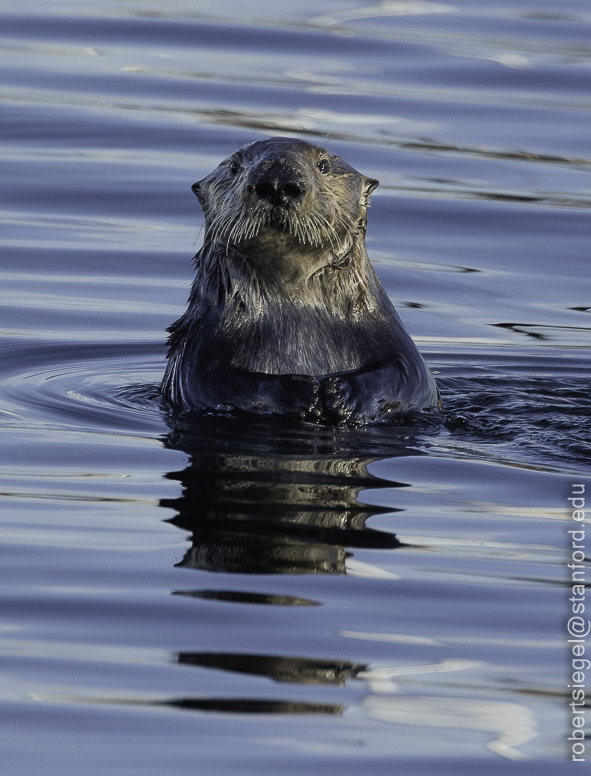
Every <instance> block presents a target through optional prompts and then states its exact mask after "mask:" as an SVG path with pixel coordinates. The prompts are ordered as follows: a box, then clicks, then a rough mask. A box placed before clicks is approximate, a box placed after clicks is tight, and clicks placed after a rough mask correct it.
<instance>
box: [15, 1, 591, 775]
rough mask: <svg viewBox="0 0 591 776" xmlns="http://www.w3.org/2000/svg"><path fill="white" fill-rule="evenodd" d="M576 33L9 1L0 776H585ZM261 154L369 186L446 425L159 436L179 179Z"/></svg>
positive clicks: (587, 293)
mask: <svg viewBox="0 0 591 776" xmlns="http://www.w3.org/2000/svg"><path fill="white" fill-rule="evenodd" d="M590 36H591V9H590V8H589V5H588V3H587V2H583V0H579V1H577V0H565V2H563V3H562V4H560V6H559V7H558V6H556V4H555V3H550V2H549V0H534V2H533V3H530V4H529V5H517V6H515V5H511V4H508V5H507V4H502V3H499V2H495V0H492V2H490V3H489V4H484V3H480V2H461V3H454V4H453V5H452V4H448V3H435V2H414V1H413V2H383V3H376V4H374V5H371V4H367V5H365V6H360V7H355V5H354V4H352V3H345V2H342V0H335V1H334V2H331V1H330V0H321V2H315V3H311V2H307V1H305V2H301V3H297V4H295V3H294V4H288V3H277V2H274V3H270V2H266V0H256V1H255V2H254V3H252V4H244V3H236V2H231V1H230V0H226V1H225V2H221V3H216V4H213V3H209V2H191V3H189V2H183V1H182V0H170V2H150V0H137V1H135V2H134V1H130V2H116V1H115V0H112V1H111V2H108V0H96V2H93V3H82V2H75V1H74V0H64V1H63V2H61V3H57V4H47V3H41V2H38V1H35V0H28V2H24V3H16V2H14V0H9V2H7V3H5V4H4V10H3V11H2V14H1V15H0V57H1V60H2V75H1V89H0V99H1V106H0V108H1V110H0V132H1V135H0V136H1V137H2V140H3V143H2V147H1V150H0V164H1V167H2V180H3V183H4V185H3V186H2V188H1V190H0V207H1V214H0V222H1V234H0V240H1V244H2V247H3V251H2V259H1V265H0V274H1V283H0V298H1V305H2V306H1V308H0V337H1V340H0V343H1V348H2V350H1V353H2V360H1V365H0V435H1V436H0V438H1V440H2V447H1V451H2V452H1V455H2V463H1V468H0V477H1V486H0V492H1V494H2V510H1V528H0V538H1V540H2V562H1V565H0V580H1V583H2V592H3V596H2V603H1V613H0V654H1V655H2V669H1V675H2V682H1V684H0V713H1V715H2V725H1V727H2V731H3V734H4V736H3V741H2V763H3V768H2V772H3V774H4V773H5V774H6V775H7V776H25V775H26V776H28V775H29V774H38V773H43V774H50V775H51V776H53V775H54V774H55V776H70V775H71V776H74V775H75V776H79V774H84V775H85V776H87V775H88V776H103V775H104V774H106V773H108V774H110V775H111V776H119V775H120V776H134V775H135V774H142V776H146V775H149V774H154V776H164V774H166V776H169V775H172V774H179V775H182V776H185V774H195V773H199V774H201V773H203V774H208V776H209V775H210V774H214V775H216V776H217V775H219V776H222V775H223V776H226V774H261V773H263V774H275V773H279V772H281V773H286V774H292V773H293V774H296V773H297V774H299V773H303V772H305V773H312V774H321V773H326V772H328V771H330V772H335V773H341V772H342V773H345V774H352V775H353V774H354V775H355V776H357V775H359V776H361V774H366V773H375V774H391V773H399V772H400V773H404V774H409V775H412V776H414V774H417V776H419V774H420V775H421V776H423V775H424V774H454V775H455V774H474V773H478V774H495V775H496V774H504V773H507V772H513V771H515V772H516V773H523V774H528V775H529V774H534V773H535V774H536V775H539V774H544V776H546V775H548V776H550V774H562V773H566V772H567V771H568V772H569V773H570V772H571V769H573V768H577V767H583V768H584V767H585V765H584V764H583V765H581V764H579V763H577V764H574V763H571V761H570V758H571V743H569V742H568V741H567V737H568V735H569V733H568V732H567V731H568V730H569V722H570V718H571V716H572V715H571V714H570V710H569V709H568V707H567V705H566V704H567V701H568V700H569V693H570V690H569V689H568V688H567V685H568V684H569V683H570V681H571V680H570V679H569V678H568V672H567V668H568V659H569V653H568V651H567V643H566V639H567V635H566V629H565V623H566V621H567V619H568V617H569V616H570V604H569V602H568V600H567V599H568V597H569V596H570V595H571V592H570V590H571V587H570V584H569V578H570V576H569V575H570V572H569V571H568V569H567V568H566V563H567V562H568V560H569V557H570V552H569V551H568V549H569V546H570V537H569V535H568V534H567V533H566V532H567V530H569V529H571V530H572V527H573V521H572V519H571V517H570V514H569V511H568V507H569V504H568V502H567V498H568V497H569V496H570V495H571V494H572V487H573V484H575V483H581V484H584V485H585V486H586V489H587V494H589V493H591V490H590V489H591V477H590V473H591V469H590V466H589V463H590V454H589V451H590V445H591V398H590V391H589V387H590V377H589V375H590V369H591V352H590V345H591V336H590V335H591V318H590V315H589V314H590V311H591V282H590V280H589V272H588V267H589V258H590V253H589V245H590V239H589V238H590V235H591V227H590V217H589V208H590V205H591V185H590V169H591V167H590V165H591V153H590V151H589V109H590V108H591V94H590V92H591V81H590V80H589V65H590V64H591V45H590V43H589V41H590V40H591V37H590ZM272 135H286V136H293V137H301V138H304V139H308V140H311V141H313V142H316V143H319V144H326V145H328V147H329V148H330V149H331V151H334V152H338V153H339V154H340V155H341V156H343V157H344V158H345V159H346V160H347V161H348V162H349V163H350V164H352V165H353V166H354V167H356V168H357V169H359V170H360V171H361V172H363V173H364V174H366V175H368V176H372V177H376V178H378V179H379V180H380V182H381V185H380V187H379V188H378V189H377V190H376V192H375V193H374V194H373V196H372V207H371V211H370V223H369V230H368V249H369V253H370V257H371V258H372V260H373V263H374V266H375V267H376V270H377V272H378V274H379V276H380V278H381V280H382V282H383V284H384V285H385V287H386V289H387V291H388V292H389V294H390V296H391V298H392V300H393V302H394V304H395V306H396V307H397V309H398V311H399V312H400V314H401V316H402V318H403V320H404V322H405V324H406V326H407V327H408V329H409V331H410V332H411V334H412V335H413V337H414V338H415V340H416V342H417V344H418V345H419V348H420V349H421V351H422V353H423V354H424V355H425V357H426V359H427V361H428V363H429V366H430V367H431V369H432V370H433V371H434V372H435V373H436V377H437V380H438V384H439V386H440V389H441V393H442V395H443V399H444V403H445V407H446V411H445V414H444V416H443V418H442V419H441V421H440V422H436V423H432V424H428V425H426V424H422V425H421V424H419V425H417V426H406V427H398V428H392V429H357V430H353V429H349V430H347V429H338V428H337V429H335V428H329V427H320V426H314V425H308V424H296V423H285V422H282V421H280V420H275V421H268V420H267V421H264V420H254V421H253V422H251V423H248V422H245V421H238V420H236V419H233V418H214V417H205V418H203V419H201V420H200V421H199V422H195V423H191V424H189V423H185V424H181V423H180V422H178V421H176V420H175V419H174V418H170V417H168V416H167V415H166V413H165V412H164V411H163V410H162V409H161V407H160V404H159V400H158V397H157V386H158V384H159V381H160V378H161V376H162V372H163V369H164V355H165V328H166V326H168V325H169V324H170V323H171V322H172V321H173V320H174V319H175V318H177V317H178V316H179V314H181V312H182V311H183V309H184V306H185V301H186V297H187V293H188V287H189V283H190V280H191V263H190V259H191V256H192V255H193V253H194V252H195V250H196V248H197V247H198V246H199V244H200V236H199V233H200V227H201V225H202V219H201V215H200V213H199V208H198V203H197V201H196V199H195V197H194V196H193V195H192V194H191V191H190V185H191V184H192V183H193V182H194V181H195V180H198V179H199V178H201V177H203V176H204V175H205V174H207V173H208V172H209V171H210V170H211V169H213V168H214V167H215V166H216V165H217V164H218V163H219V162H220V161H221V160H222V159H223V158H225V157H227V156H228V155H229V154H230V153H232V151H233V150H234V149H235V148H236V147H238V146H240V145H242V144H244V143H246V142H249V141H251V140H256V139H259V138H262V137H268V136H272ZM581 526H585V523H581V524H579V523H577V524H576V526H575V527H577V528H580V527H581ZM588 533H589V532H587V539H588ZM589 673H591V672H589Z"/></svg>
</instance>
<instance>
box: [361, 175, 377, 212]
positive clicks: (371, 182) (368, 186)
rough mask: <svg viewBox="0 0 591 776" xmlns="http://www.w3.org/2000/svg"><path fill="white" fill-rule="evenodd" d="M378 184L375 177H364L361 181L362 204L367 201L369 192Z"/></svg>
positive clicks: (365, 203)
mask: <svg viewBox="0 0 591 776" xmlns="http://www.w3.org/2000/svg"><path fill="white" fill-rule="evenodd" d="M379 185H380V182H379V180H377V179H376V178H365V180H364V181H363V196H362V197H361V201H362V202H363V204H364V205H367V204H368V203H369V197H370V194H371V192H372V191H374V189H377V187H378V186H379Z"/></svg>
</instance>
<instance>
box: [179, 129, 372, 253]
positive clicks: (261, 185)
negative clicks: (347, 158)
mask: <svg viewBox="0 0 591 776" xmlns="http://www.w3.org/2000/svg"><path fill="white" fill-rule="evenodd" d="M376 186H378V181H377V180H375V179H374V178H367V177H365V176H364V175H362V174H361V173H359V172H357V171H356V170H354V169H353V167H351V166H350V165H348V164H347V163H346V162H344V161H343V160H342V159H341V158H340V157H338V156H335V155H334V154H331V153H330V152H329V151H326V150H325V149H324V148H320V147H318V146H314V145H312V144H310V143H307V142H305V141H303V140H294V139H291V138H271V139H270V140H260V141H256V142H254V143H250V144H248V145H246V146H244V147H243V148H240V149H239V150H238V151H236V152H235V153H234V154H232V156H230V157H229V158H228V159H226V160H225V161H223V162H222V163H221V164H220V165H219V167H218V168H217V169H216V170H214V171H213V172H212V173H210V174H209V175H208V176H206V177H205V178H203V180H201V181H199V182H198V183H195V184H194V185H193V187H192V189H193V191H194V193H195V194H196V195H197V197H198V198H199V202H200V203H201V206H202V208H203V211H204V213H205V225H206V237H205V239H206V240H209V241H211V242H212V243H221V244H222V245H223V246H224V247H225V248H226V249H227V248H232V249H234V250H237V251H238V252H240V253H242V254H244V255H246V256H254V255H256V256H264V255H267V254H268V255H271V254H272V255H273V256H277V254H278V253H280V254H281V255H282V256H284V257H285V256H287V255H290V254H292V255H295V254H299V255H300V257H301V256H302V255H304V254H305V255H307V256H308V257H309V258H311V257H312V256H316V257H317V258H318V259H319V257H320V256H321V255H324V256H325V259H326V254H330V257H331V260H332V261H338V259H339V257H342V256H344V255H346V254H347V253H348V252H349V251H350V249H351V247H352V245H353V244H354V242H355V240H356V239H357V237H358V236H360V235H361V236H362V235H363V234H364V233H365V228H366V212H367V206H368V202H369V196H370V194H371V192H372V191H373V190H374V189H375V188H376ZM316 263H317V262H316Z"/></svg>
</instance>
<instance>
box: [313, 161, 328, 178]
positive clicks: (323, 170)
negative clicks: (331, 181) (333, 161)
mask: <svg viewBox="0 0 591 776" xmlns="http://www.w3.org/2000/svg"><path fill="white" fill-rule="evenodd" d="M316 166H317V167H318V169H319V170H320V172H321V173H322V174H323V175H326V173H327V172H328V171H329V170H330V163H329V161H328V159H321V160H320V161H319V162H318V164H317V165H316Z"/></svg>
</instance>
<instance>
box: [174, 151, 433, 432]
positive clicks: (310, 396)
mask: <svg viewBox="0 0 591 776" xmlns="http://www.w3.org/2000/svg"><path fill="white" fill-rule="evenodd" d="M376 186H378V181H377V180H375V179H374V178H367V177H366V176H365V175H362V174H361V173H359V172H357V171H356V170H355V169H353V167H351V166H350V165H348V164H347V163H346V162H345V161H343V159H341V158H340V157H339V156H336V155H335V154H332V153H331V152H329V151H327V150H325V149H324V148H320V147H318V146H315V145H312V144H311V143H307V142H305V141H303V140H296V139H291V138H279V137H276V138H270V139H269V140H259V141H256V142H253V143H249V144H248V145H245V146H243V147H242V148H240V149H239V150H238V151H236V152H235V153H233V154H232V155H231V156H230V157H229V158H228V159H226V160H225V161H223V162H222V163H221V164H220V165H219V167H217V169H215V170H214V171H213V172H212V173H210V174H209V175H207V176H206V177H205V178H203V180H201V181H199V182H198V183H195V184H194V185H193V186H192V190H193V192H194V193H195V194H196V195H197V197H198V199H199V202H200V204H201V207H202V208H203V212H204V214H205V237H204V242H203V247H202V248H201V250H200V251H199V252H198V253H197V255H196V256H195V266H196V270H197V276H196V278H195V281H194V283H193V286H192V289H191V293H190V296H189V302H188V308H187V311H186V312H185V314H184V315H183V316H182V317H181V318H179V320H178V321H176V323H174V324H173V325H172V326H171V327H170V328H169V329H168V331H169V332H170V338H169V341H168V344H169V350H168V365H167V369H166V373H165V375H164V379H163V381H162V395H163V397H164V399H165V402H166V403H167V404H168V405H169V406H171V407H172V408H173V409H175V410H205V409H210V410H218V411H224V412H228V411H246V412H251V413H257V414H279V415H289V416H295V417H298V418H302V419H304V420H313V421H320V422H322V421H324V422H329V423H354V424H357V423H359V424H363V423H376V422H378V423H380V422H388V421H390V420H393V419H394V418H396V417H400V415H401V414H404V415H406V414H408V413H413V412H417V411H433V410H437V409H440V408H441V405H440V401H439V396H438V392H437V387H436V385H435V382H434V380H433V377H432V376H431V374H430V372H429V370H428V369H427V367H426V365H425V362H424V361H423V359H422V357H421V355H420V354H419V352H418V350H417V349H416V347H415V345H414V343H413V341H412V340H411V338H410V336H409V335H408V333H407V332H406V330H405V328H404V326H403V325H402V322H401V321H400V318H399V317H398V315H397V313H396V311H395V310H394V308H393V306H392V304H391V302H390V300H389V299H388V296H387V295H386V292H385V291H384V289H383V287H382V285H381V284H380V282H379V280H378V278H377V276H376V274H375V272H374V270H373V268H372V266H371V264H370V262H369V259H368V256H367V252H366V249H365V231H366V226H367V208H368V203H369V197H370V194H371V192H372V191H373V190H374V189H375V188H376Z"/></svg>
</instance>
